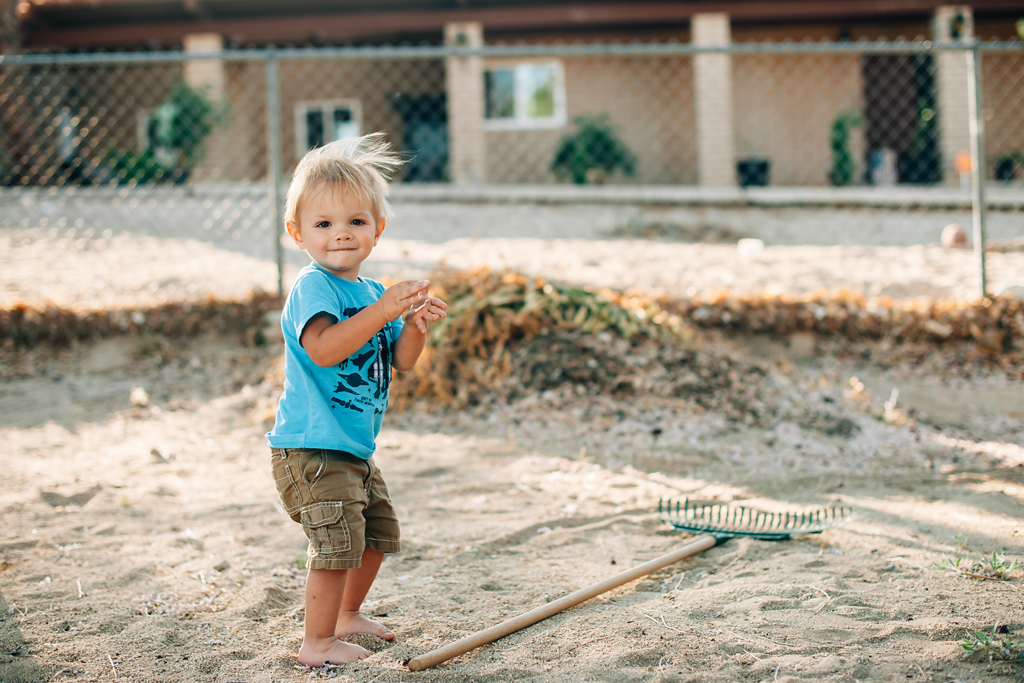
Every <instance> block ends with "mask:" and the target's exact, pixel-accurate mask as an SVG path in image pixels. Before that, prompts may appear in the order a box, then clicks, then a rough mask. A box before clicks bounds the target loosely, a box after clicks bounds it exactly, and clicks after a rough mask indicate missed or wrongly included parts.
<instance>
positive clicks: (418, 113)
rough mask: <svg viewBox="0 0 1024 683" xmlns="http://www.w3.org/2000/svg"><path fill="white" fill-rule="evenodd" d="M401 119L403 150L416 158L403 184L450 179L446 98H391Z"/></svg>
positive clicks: (408, 167)
mask: <svg viewBox="0 0 1024 683" xmlns="http://www.w3.org/2000/svg"><path fill="white" fill-rule="evenodd" d="M391 106H393V107H394V108H395V111H397V112H398V115H399V116H401V118H402V130H403V133H402V147H403V148H404V150H405V151H406V152H407V153H408V154H410V155H413V156H412V158H411V159H410V161H409V163H408V164H406V166H405V175H404V176H403V182H407V183H440V182H444V181H446V180H448V105H447V97H446V96H445V95H392V97H391Z"/></svg>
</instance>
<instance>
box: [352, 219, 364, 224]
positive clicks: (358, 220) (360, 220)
mask: <svg viewBox="0 0 1024 683" xmlns="http://www.w3.org/2000/svg"><path fill="white" fill-rule="evenodd" d="M352 225H366V221H364V220H363V219H362V218H353V219H352Z"/></svg>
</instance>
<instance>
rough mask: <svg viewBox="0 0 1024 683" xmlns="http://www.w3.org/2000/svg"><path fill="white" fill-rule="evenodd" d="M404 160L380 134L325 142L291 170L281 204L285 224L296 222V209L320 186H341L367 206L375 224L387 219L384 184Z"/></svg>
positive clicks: (385, 186)
mask: <svg viewBox="0 0 1024 683" xmlns="http://www.w3.org/2000/svg"><path fill="white" fill-rule="evenodd" d="M403 163H405V161H404V160H403V159H402V157H401V156H400V155H399V154H398V153H397V152H395V151H394V150H392V149H391V144H390V143H388V141H387V139H386V138H385V136H384V133H370V134H369V135H364V136H362V137H359V138H344V139H342V140H335V141H334V142H329V143H327V144H326V145H324V146H323V147H318V148H316V149H312V150H310V151H309V152H307V153H306V155H305V156H304V157H302V159H301V160H300V161H299V164H298V165H297V166H296V167H295V172H294V173H293V174H292V183H291V186H290V187H289V188H288V198H287V201H286V203H285V209H284V221H285V223H298V218H299V206H300V204H302V203H303V202H304V201H305V200H306V199H307V198H308V197H309V195H310V193H311V192H313V191H314V190H316V189H317V188H319V187H322V186H324V185H326V186H328V187H344V188H345V189H346V190H348V191H350V192H354V193H356V195H357V196H358V197H360V198H361V199H363V200H364V201H366V202H367V203H368V204H369V205H370V210H371V211H372V213H373V216H374V218H375V219H376V220H377V221H378V222H379V221H381V220H382V219H385V218H390V217H391V215H392V214H391V204H389V203H388V183H390V182H391V178H392V176H393V175H394V173H395V171H396V170H398V167H399V166H401V165H402V164H403Z"/></svg>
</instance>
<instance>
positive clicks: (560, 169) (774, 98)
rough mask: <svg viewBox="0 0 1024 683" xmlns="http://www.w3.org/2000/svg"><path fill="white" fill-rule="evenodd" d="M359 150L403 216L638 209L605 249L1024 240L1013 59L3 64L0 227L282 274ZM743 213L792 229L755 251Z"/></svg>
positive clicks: (584, 49) (618, 51) (1023, 146)
mask: <svg viewBox="0 0 1024 683" xmlns="http://www.w3.org/2000/svg"><path fill="white" fill-rule="evenodd" d="M974 59H977V60H978V62H979V64H978V67H979V68H978V69H977V70H974V69H973V68H972V66H971V65H972V63H973V62H972V60H974ZM975 85H976V86H978V88H979V90H978V92H977V95H978V97H977V98H976V99H973V100H972V98H971V93H972V92H974V91H973V90H972V87H974V86H975ZM975 105H978V106H975ZM975 109H976V113H974V112H975ZM972 116H973V117H974V118H973V119H972ZM973 124H982V125H981V126H980V127H976V126H975V125H973ZM372 131H384V132H385V133H386V134H387V135H388V137H389V138H390V140H391V142H392V144H393V145H395V146H396V147H397V148H398V149H400V150H402V151H404V152H406V153H407V155H408V159H409V162H408V163H407V164H406V166H405V167H404V169H403V170H402V172H401V175H400V177H399V178H398V181H399V187H398V188H397V192H396V195H397V197H398V200H399V201H403V198H404V199H406V200H409V201H435V202H436V201H442V200H443V201H452V202H455V201H459V200H460V198H461V199H463V200H465V199H466V198H467V197H469V198H470V199H472V200H473V201H480V200H481V198H482V199H483V200H485V201H498V202H499V203H500V202H509V201H512V200H513V199H517V198H518V199H520V200H523V201H527V202H541V203H545V202H547V203H550V202H557V201H564V202H578V203H581V204H586V203H607V202H611V203H617V204H620V205H626V204H631V205H635V206H640V207H641V208H640V209H638V210H636V211H634V212H632V213H629V212H625V213H623V212H619V213H618V214H616V215H617V216H618V217H619V218H617V219H616V220H617V223H616V224H615V225H611V226H605V227H604V231H605V233H606V234H618V235H623V236H629V235H637V236H656V237H669V238H678V239H684V240H685V239H692V240H702V239H704V240H706V239H720V240H723V241H728V240H735V239H737V238H739V237H744V236H751V237H762V238H764V239H765V240H766V241H768V242H769V243H773V242H776V243H777V242H786V241H788V242H789V243H801V242H802V241H818V242H819V243H834V244H843V243H872V241H873V240H874V241H880V242H881V243H890V242H891V243H896V244H913V243H921V242H930V241H937V238H938V235H937V234H936V233H935V229H934V226H935V225H936V224H940V225H944V224H945V223H952V222H959V223H962V224H965V225H966V226H967V227H968V232H969V231H970V230H969V228H970V224H971V221H972V216H971V212H972V207H973V208H974V210H975V215H974V218H973V220H974V221H975V223H980V222H981V221H984V223H985V227H987V229H988V232H989V236H990V238H991V239H992V240H993V241H994V242H996V243H998V244H1004V245H1005V244H1010V245H1011V246H1012V243H1013V242H1014V240H1018V241H1019V240H1020V238H1021V237H1022V236H1024V44H1022V43H1018V42H991V43H962V44H938V43H928V42H917V43H904V42H899V43H897V42H870V43H739V44H733V45H730V46H727V47H721V48H708V47H698V46H694V45H691V44H682V43H666V44H574V45H550V44H549V45H543V44H532V45H489V46H486V47H481V48H475V49H472V48H455V47H437V46H432V47H378V48H356V47H351V48H308V49H307V48H302V49H266V50H227V51H224V52H220V53H215V54H213V53H208V54H198V55H197V54H186V53H181V52H163V53H161V52H153V53H122V54H81V55H22V56H6V57H3V58H2V60H0V228H13V229H20V230H30V229H31V230H37V231H44V232H46V233H47V234H49V235H51V236H71V237H73V238H76V239H92V238H97V239H102V238H111V237H112V236H114V235H118V234H122V233H130V234H144V235H150V236H157V237H175V238H192V239H196V240H201V241H203V242H207V243H210V244H213V245H215V246H218V247H222V248H226V249H231V250H234V251H240V252H243V253H246V254H249V255H250V256H253V257H256V258H259V259H264V260H271V261H272V260H276V261H277V263H278V268H279V270H280V268H281V262H282V259H283V256H282V254H281V246H280V244H281V243H280V240H279V235H280V227H279V220H278V219H277V218H276V216H277V215H279V213H280V207H281V203H282V196H283V192H284V191H285V189H286V184H287V176H288V174H289V173H290V171H291V169H292V168H293V167H294V165H295V163H296V162H297V160H298V159H299V157H300V156H301V155H302V154H303V153H304V152H305V151H306V150H308V149H310V148H312V147H315V146H317V145H321V144H323V143H325V142H327V141H330V140H333V139H338V138H343V137H348V136H352V135H359V134H364V133H368V132H372ZM975 142H980V143H981V145H980V146H977V147H975V148H973V149H972V144H973V143H975ZM974 171H980V172H978V173H974ZM972 176H973V185H972ZM275 177H277V178H279V179H280V182H279V183H274V182H273V181H272V179H273V178H275ZM644 207H646V208H644ZM758 207H762V208H764V207H768V208H772V209H773V210H774V209H778V210H789V211H797V210H805V211H809V212H810V213H809V214H807V215H809V216H811V218H810V219H808V220H809V221H810V222H808V221H807V220H805V223H807V225H804V224H801V223H800V222H799V220H797V221H796V222H794V221H793V220H791V218H792V216H790V218H787V217H786V215H784V214H778V213H776V214H774V215H773V216H772V217H768V218H767V219H765V220H764V221H762V223H763V224H762V225H761V228H760V230H761V232H758V230H755V229H752V228H751V227H750V214H751V211H756V210H757V209H758ZM983 209H984V210H987V211H983ZM815 211H817V212H818V213H814V212H815ZM979 214H980V215H979ZM510 215H514V216H515V218H516V220H518V219H519V218H521V217H522V216H521V214H515V213H514V212H512V214H510ZM622 216H626V218H625V219H623V218H622ZM744 221H746V223H744ZM772 221H775V223H777V225H775V227H772V225H773V223H772ZM815 222H817V225H813V224H814V223H815ZM868 224H870V225H871V226H874V227H873V228H870V229H869V228H866V227H865V225H868ZM766 226H767V227H766ZM801 226H803V227H801ZM979 227H981V226H980V224H979V225H976V227H975V233H976V239H977V237H979V236H982V234H981V233H980V232H979ZM508 230H509V231H510V236H512V235H515V234H516V232H515V231H516V230H517V228H516V226H514V225H511V226H509V227H508ZM773 230H774V232H773ZM872 230H874V232H872ZM787 231H788V232H787ZM893 236H896V237H893ZM822 240H824V242H822ZM886 240H889V242H887V241H886ZM998 244H997V246H998ZM982 253H983V252H982ZM278 280H279V286H280V282H281V277H280V275H279V277H278Z"/></svg>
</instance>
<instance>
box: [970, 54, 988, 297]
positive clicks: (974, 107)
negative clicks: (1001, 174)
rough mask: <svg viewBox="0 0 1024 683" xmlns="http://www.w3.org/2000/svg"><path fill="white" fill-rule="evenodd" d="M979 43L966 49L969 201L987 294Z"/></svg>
mask: <svg viewBox="0 0 1024 683" xmlns="http://www.w3.org/2000/svg"><path fill="white" fill-rule="evenodd" d="M981 57H982V55H981V47H980V44H979V42H978V40H977V39H975V40H974V44H973V45H972V46H971V48H970V49H969V50H967V107H968V117H969V122H970V123H969V125H970V131H971V205H972V211H971V214H972V216H971V217H972V222H973V227H974V259H975V264H976V267H977V277H978V287H979V289H980V290H981V298H983V299H984V298H985V297H986V296H988V282H987V276H986V273H985V165H986V163H987V162H986V161H985V102H984V93H983V92H982V82H981V67H982V59H981Z"/></svg>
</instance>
